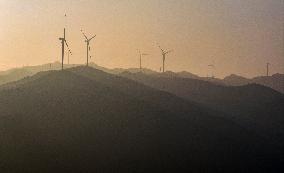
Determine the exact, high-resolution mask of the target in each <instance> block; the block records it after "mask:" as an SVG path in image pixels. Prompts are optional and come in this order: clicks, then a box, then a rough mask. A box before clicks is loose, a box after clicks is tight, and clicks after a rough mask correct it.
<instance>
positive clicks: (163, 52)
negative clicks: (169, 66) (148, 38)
mask: <svg viewBox="0 0 284 173" xmlns="http://www.w3.org/2000/svg"><path fill="white" fill-rule="evenodd" d="M159 48H160V49H161V53H162V56H163V73H164V72H165V61H166V55H167V54H168V53H171V52H172V51H173V50H168V51H167V50H164V49H162V48H161V46H159Z"/></svg>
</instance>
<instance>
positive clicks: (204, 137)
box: [0, 67, 281, 172]
mask: <svg viewBox="0 0 284 173" xmlns="http://www.w3.org/2000/svg"><path fill="white" fill-rule="evenodd" d="M0 98H1V99H0V172H157V171H163V172H176V171H177V172H179V171H186V172H189V171H194V172H204V171H206V172H214V171H219V172H220V171H230V172H234V171H235V172H241V171H242V172H243V171H258V172H261V171H263V172H267V171H277V170H280V168H281V163H280V161H281V160H280V158H279V157H280V156H281V155H278V153H277V152H278V149H277V148H275V147H274V146H271V145H270V144H269V143H268V142H267V141H266V140H265V139H263V138H262V137H260V136H258V135H256V134H254V133H252V132H249V131H247V130H246V129H245V128H243V127H241V126H239V125H237V124H235V123H233V122H232V121H230V120H226V119H224V118H220V117H222V115H221V114H222V113H220V112H216V111H213V110H211V109H207V108H205V107H203V106H201V105H198V104H196V103H193V102H189V101H186V100H183V99H181V98H178V97H176V96H174V95H171V94H169V93H166V92H163V91H158V90H155V89H152V88H150V87H146V86H144V85H142V84H139V83H137V82H134V81H132V80H129V79H125V78H121V77H118V76H114V75H110V74H107V73H104V72H102V71H99V70H95V69H92V68H85V67H77V68H72V69H69V70H65V71H49V72H42V73H39V74H37V75H35V76H33V77H28V78H26V79H23V80H21V81H18V82H14V83H11V84H7V85H3V86H1V87H0ZM223 116H224V115H223ZM280 171H281V170H280Z"/></svg>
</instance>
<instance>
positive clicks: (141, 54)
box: [138, 50, 149, 71]
mask: <svg viewBox="0 0 284 173" xmlns="http://www.w3.org/2000/svg"><path fill="white" fill-rule="evenodd" d="M138 52H139V62H140V66H139V67H140V71H142V57H143V56H147V55H149V54H147V53H141V51H140V50H138Z"/></svg>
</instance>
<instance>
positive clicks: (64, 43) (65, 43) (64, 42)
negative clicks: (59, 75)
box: [59, 28, 72, 70]
mask: <svg viewBox="0 0 284 173" xmlns="http://www.w3.org/2000/svg"><path fill="white" fill-rule="evenodd" d="M59 40H61V47H62V52H61V54H62V65H61V69H62V70H63V63H64V49H65V45H66V47H67V49H68V53H70V54H71V55H72V52H71V51H70V49H69V46H68V44H67V41H66V36H65V28H64V31H63V37H62V38H59Z"/></svg>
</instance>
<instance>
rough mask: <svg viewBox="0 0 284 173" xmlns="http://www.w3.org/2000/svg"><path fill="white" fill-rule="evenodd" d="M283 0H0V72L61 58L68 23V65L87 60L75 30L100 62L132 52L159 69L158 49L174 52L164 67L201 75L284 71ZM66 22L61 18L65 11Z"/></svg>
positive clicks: (122, 59) (125, 61) (125, 63)
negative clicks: (91, 38) (86, 38)
mask: <svg viewBox="0 0 284 173" xmlns="http://www.w3.org/2000/svg"><path fill="white" fill-rule="evenodd" d="M283 1H284V0H0V70H4V69H7V68H9V67H13V66H22V65H23V64H25V65H36V64H41V63H47V62H54V61H60V58H61V44H60V41H59V40H58V38H59V37H61V36H62V35H63V27H64V26H65V25H67V41H68V43H69V45H70V47H71V50H72V52H73V54H74V55H73V56H72V57H70V63H85V61H86V50H85V49H86V48H85V43H84V40H83V36H82V34H81V32H80V29H83V30H84V31H85V32H86V34H87V35H88V36H91V35H93V34H97V37H96V38H95V40H94V41H93V42H92V43H91V55H92V56H93V59H92V60H91V61H94V62H95V63H97V64H98V65H101V66H105V67H110V68H114V67H123V68H127V67H138V65H139V61H138V53H137V49H141V50H142V51H144V52H146V53H149V54H151V55H150V56H147V57H145V58H144V59H143V65H144V66H146V67H147V68H151V69H154V70H158V69H159V68H160V66H161V60H162V57H161V55H160V50H159V49H158V47H157V46H156V44H157V43H159V44H160V45H161V46H162V47H163V48H165V49H174V52H173V53H171V54H169V55H168V57H167V60H166V69H167V70H172V71H181V70H187V71H190V72H193V73H196V74H199V75H202V76H206V75H207V74H210V73H211V72H210V71H209V69H208V64H212V63H214V64H215V66H216V72H215V73H216V75H217V76H218V77H223V76H224V75H227V74H230V73H236V74H240V75H244V76H247V77H251V76H256V75H264V74H265V64H266V62H268V61H269V62H270V63H271V68H272V69H271V71H272V73H276V72H279V73H284V41H283V39H284V34H283V32H284V2H283ZM65 13H66V14H67V19H64V14H65Z"/></svg>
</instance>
